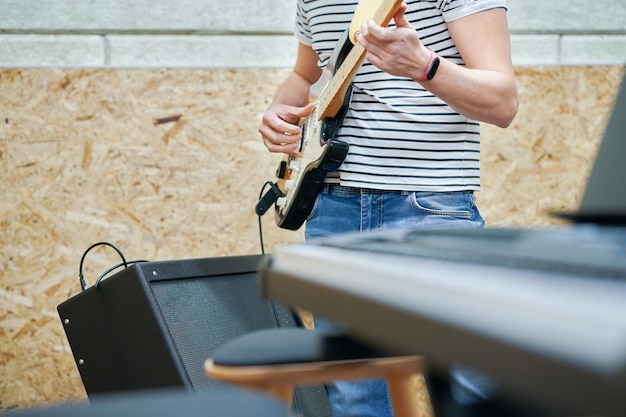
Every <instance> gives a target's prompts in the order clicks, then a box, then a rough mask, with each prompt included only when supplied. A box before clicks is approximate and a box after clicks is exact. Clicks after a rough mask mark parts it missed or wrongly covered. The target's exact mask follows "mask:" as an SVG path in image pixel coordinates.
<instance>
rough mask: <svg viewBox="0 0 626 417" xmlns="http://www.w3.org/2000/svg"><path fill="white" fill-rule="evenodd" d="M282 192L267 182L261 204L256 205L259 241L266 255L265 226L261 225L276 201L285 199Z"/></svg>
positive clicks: (260, 196) (260, 200)
mask: <svg viewBox="0 0 626 417" xmlns="http://www.w3.org/2000/svg"><path fill="white" fill-rule="evenodd" d="M267 187H270V189H269V190H268V191H267V192H265V189H266V188H267ZM284 195H285V194H283V192H282V191H280V189H279V188H278V184H276V183H275V182H271V181H267V182H266V183H265V184H263V187H261V192H260V193H259V202H258V203H256V206H255V208H254V212H255V213H256V215H257V217H258V220H259V241H260V243H261V254H262V255H265V244H264V243H263V226H262V224H261V217H262V216H263V215H264V214H265V212H267V210H268V209H269V208H270V207H272V204H275V203H276V200H277V199H278V198H279V197H284Z"/></svg>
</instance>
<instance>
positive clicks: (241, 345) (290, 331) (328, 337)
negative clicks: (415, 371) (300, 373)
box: [213, 328, 387, 366]
mask: <svg viewBox="0 0 626 417" xmlns="http://www.w3.org/2000/svg"><path fill="white" fill-rule="evenodd" d="M385 356H387V355H385V354H384V353H382V352H380V351H378V350H376V349H374V348H371V347H369V346H367V345H364V344H362V343H359V342H358V341H356V340H354V339H352V338H350V337H349V336H347V335H345V334H344V333H343V332H341V331H333V330H307V329H305V328H279V329H263V330H257V331H253V332H250V333H246V334H244V335H242V336H240V337H238V338H235V339H233V340H231V341H229V342H227V343H225V344H224V345H223V346H221V347H220V348H218V349H217V350H216V351H215V352H214V355H213V363H214V364H215V365H224V366H258V365H278V364H289V363H309V362H326V361H339V360H352V359H366V358H379V357H385Z"/></svg>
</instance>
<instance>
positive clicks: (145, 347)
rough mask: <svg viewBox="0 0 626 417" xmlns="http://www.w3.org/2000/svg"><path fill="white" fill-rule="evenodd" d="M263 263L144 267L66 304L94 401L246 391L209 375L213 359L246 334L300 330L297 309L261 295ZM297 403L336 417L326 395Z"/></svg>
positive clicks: (239, 260)
mask: <svg viewBox="0 0 626 417" xmlns="http://www.w3.org/2000/svg"><path fill="white" fill-rule="evenodd" d="M260 260H261V256H260V255H248V256H234V257H220V258H204V259H188V260H174V261H159V262H142V263H135V264H133V265H130V266H128V267H126V268H124V269H122V270H121V271H119V272H117V273H116V274H114V275H111V276H110V277H108V278H106V279H103V280H101V281H99V282H98V284H97V285H94V286H92V287H90V288H87V289H85V290H84V291H82V292H80V293H79V294H77V295H75V296H73V297H71V298H70V299H68V300H66V301H65V302H63V303H61V304H59V305H58V307H57V310H58V313H59V317H60V319H61V322H62V325H63V328H64V330H65V334H66V336H67V339H68V341H69V344H70V347H71V350H72V354H73V356H74V359H75V362H76V364H77V367H78V370H79V373H80V376H81V379H82V382H83V384H84V386H85V389H86V392H87V394H88V396H89V397H90V398H92V397H93V396H95V395H98V394H103V393H112V392H119V391H136V390H147V389H155V388H173V387H179V388H180V387H184V388H186V389H188V390H192V391H196V392H198V393H210V392H227V391H235V390H237V388H235V387H234V386H231V385H229V384H227V383H224V382H222V381H217V380H214V379H211V378H209V377H208V376H207V375H206V374H205V372H204V362H205V361H206V360H207V359H208V358H210V357H211V355H212V353H213V351H214V350H215V349H216V348H218V347H219V346H221V345H222V344H224V343H225V342H227V341H229V340H231V339H232V338H235V337H237V336H240V335H242V334H244V333H246V332H250V331H253V330H258V329H263V328H269V327H293V326H299V325H300V322H299V320H298V318H297V316H296V315H294V314H293V313H292V311H290V310H289V309H288V308H287V307H285V306H282V305H279V304H276V303H273V302H271V301H268V300H263V299H261V298H260V297H259V295H258V276H257V266H258V264H259V262H260ZM296 398H297V401H296V403H297V404H298V406H299V407H300V409H299V410H297V411H298V413H299V414H300V415H303V416H304V415H306V416H328V415H330V411H324V410H329V407H328V399H327V397H326V392H325V390H324V388H323V387H321V386H317V387H305V388H304V389H299V390H298V391H296Z"/></svg>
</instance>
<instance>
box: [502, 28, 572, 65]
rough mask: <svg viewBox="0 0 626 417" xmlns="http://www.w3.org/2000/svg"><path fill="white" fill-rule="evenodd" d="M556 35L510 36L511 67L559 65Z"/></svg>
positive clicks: (558, 37) (557, 38) (558, 38)
mask: <svg viewBox="0 0 626 417" xmlns="http://www.w3.org/2000/svg"><path fill="white" fill-rule="evenodd" d="M559 42H560V36H558V35H526V36H522V35H511V48H512V56H513V65H515V66H522V67H523V66H533V65H557V64H559Z"/></svg>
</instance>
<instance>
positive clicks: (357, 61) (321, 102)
mask: <svg viewBox="0 0 626 417" xmlns="http://www.w3.org/2000/svg"><path fill="white" fill-rule="evenodd" d="M361 1H367V0H361ZM402 2H403V0H382V4H381V5H380V7H379V8H378V10H376V13H375V14H374V17H373V20H374V22H375V23H376V24H378V25H380V26H387V25H388V24H389V22H390V21H391V18H392V17H393V15H394V14H395V12H396V11H397V10H398V8H399V7H400V5H401V4H402ZM364 59H365V48H364V47H363V46H362V45H361V44H360V43H358V42H357V43H356V44H355V45H354V46H353V47H352V49H351V50H350V52H349V53H348V55H347V56H346V57H345V59H344V60H343V62H342V63H341V65H340V66H339V68H338V69H337V71H336V72H335V74H334V75H333V78H332V79H331V80H330V82H329V83H328V86H327V87H326V88H325V89H324V91H322V93H321V94H320V97H319V98H318V100H317V110H318V111H317V115H318V116H317V118H318V120H320V121H321V120H323V119H325V118H327V117H334V116H335V115H336V114H337V112H338V111H339V108H340V107H341V104H342V102H343V98H344V95H345V93H346V91H347V89H348V85H349V84H350V82H352V79H353V78H354V76H355V75H356V72H357V70H358V69H359V67H360V66H361V64H362V63H363V60H364Z"/></svg>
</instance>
